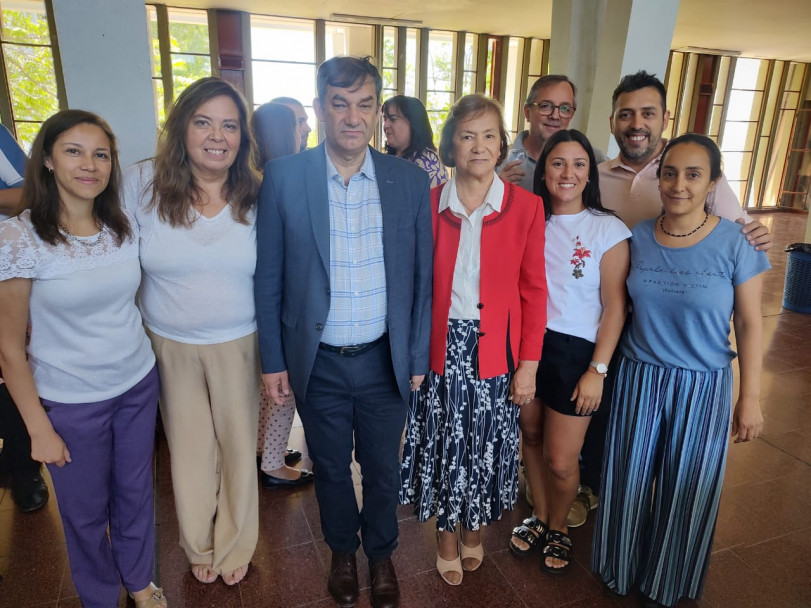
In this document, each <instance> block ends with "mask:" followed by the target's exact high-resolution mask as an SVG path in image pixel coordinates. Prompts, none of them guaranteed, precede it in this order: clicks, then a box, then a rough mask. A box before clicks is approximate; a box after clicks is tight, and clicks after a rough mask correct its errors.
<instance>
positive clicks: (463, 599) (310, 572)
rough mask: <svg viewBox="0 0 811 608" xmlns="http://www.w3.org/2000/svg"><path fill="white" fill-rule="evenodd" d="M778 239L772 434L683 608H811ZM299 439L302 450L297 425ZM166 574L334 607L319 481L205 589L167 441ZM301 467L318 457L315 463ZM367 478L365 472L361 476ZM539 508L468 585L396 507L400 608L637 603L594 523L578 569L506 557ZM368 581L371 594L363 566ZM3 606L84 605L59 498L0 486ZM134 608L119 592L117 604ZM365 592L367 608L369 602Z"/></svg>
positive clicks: (581, 533) (737, 448)
mask: <svg viewBox="0 0 811 608" xmlns="http://www.w3.org/2000/svg"><path fill="white" fill-rule="evenodd" d="M759 219H760V220H761V221H763V222H764V223H766V224H767V225H768V226H769V227H770V228H771V230H772V231H773V232H774V233H775V235H776V245H775V247H774V249H773V250H772V252H771V253H770V256H769V257H770V259H771V261H772V265H773V266H774V270H773V271H772V272H770V273H769V274H768V275H767V278H766V281H765V290H764V295H763V305H764V306H763V314H764V327H765V334H764V353H765V355H764V371H763V382H762V386H763V390H762V405H763V410H764V413H765V418H766V428H765V431H764V433H763V436H762V437H761V438H760V439H758V440H756V441H753V442H751V443H747V444H741V445H733V446H731V448H730V452H729V464H728V467H727V474H726V480H725V484H724V494H723V498H722V502H721V515H720V517H719V520H718V530H717V534H716V538H715V547H714V551H715V552H714V555H713V558H712V563H711V566H710V572H709V578H708V580H707V585H706V590H705V593H704V597H703V599H702V600H701V601H700V602H697V603H691V602H683V603H682V604H680V606H682V607H685V606H696V605H698V606H702V607H704V606H707V607H709V606H718V607H724V608H727V607H735V608H737V607H745V606H751V607H764V608H766V607H768V608H777V607H799V606H811V576H810V575H809V569H810V568H811V399H810V398H809V395H811V373H810V372H811V354H809V348H808V345H809V344H811V315H807V314H799V313H791V312H788V311H786V310H784V309H781V301H782V291H783V276H784V271H785V253H783V248H784V246H785V244H786V243H790V242H795V241H800V240H801V239H802V236H803V233H804V229H805V216H800V215H786V214H768V215H762V216H759ZM292 444H293V445H296V446H297V447H302V448H303V447H304V442H303V433H302V429H301V428H300V427H297V428H295V429H294V437H293V439H292ZM157 462H158V476H157V478H158V486H157V487H158V496H159V500H158V504H157V522H158V526H157V529H158V534H157V538H158V570H159V573H158V578H159V582H160V584H161V585H163V587H164V589H165V590H166V592H167V594H168V596H169V598H170V602H171V606H172V607H173V608H183V607H187V608H205V607H217V608H231V607H234V608H237V607H240V606H245V607H251V608H257V607H293V606H325V607H329V606H334V603H333V602H332V601H331V600H330V598H329V595H328V594H327V590H326V576H327V566H328V563H329V550H328V548H327V546H326V545H325V543H324V541H323V537H322V534H321V527H320V524H319V519H318V505H317V503H316V500H315V494H314V492H313V489H312V486H310V487H308V488H307V489H304V490H299V491H287V490H274V491H267V490H265V491H262V490H260V492H261V496H260V501H261V502H260V517H261V523H260V526H261V527H260V539H259V546H258V548H257V551H256V555H255V557H254V559H253V562H252V568H251V570H250V572H249V574H248V576H247V577H246V579H245V580H244V581H243V582H242V583H241V584H240V585H238V586H236V587H233V588H232V587H227V586H226V585H225V584H223V583H222V582H220V581H218V582H217V583H215V584H213V585H201V584H199V583H197V582H196V581H195V580H194V579H193V578H192V576H191V574H190V573H189V572H188V568H187V565H186V561H185V558H184V556H183V553H182V551H181V550H180V548H179V547H178V545H177V521H176V518H175V513H174V503H173V500H172V491H171V484H170V475H169V470H168V466H167V462H168V460H167V451H166V445H165V442H164V441H163V440H161V441H160V444H159V450H158V458H157ZM304 464H305V465H309V462H307V461H306V460H305V463H304ZM358 478H359V477H358ZM528 513H529V507H528V506H527V505H526V503H524V502H523V501H521V502H520V504H519V505H518V507H517V508H516V509H515V511H513V512H511V513H505V514H504V518H503V519H502V521H500V522H497V523H496V524H494V525H491V526H489V527H488V528H487V529H486V530H485V535H484V536H485V538H484V543H485V551H486V557H485V562H484V565H483V567H482V568H481V569H480V570H479V571H477V572H474V573H468V574H466V575H465V579H464V582H463V584H462V585H461V586H460V587H449V586H448V585H446V584H444V583H443V582H442V581H441V580H440V578H439V576H438V575H437V572H436V570H435V569H434V532H433V526H432V525H431V524H430V523H429V524H425V525H421V524H419V523H417V521H416V520H415V519H414V517H413V516H412V515H411V512H410V509H409V508H406V507H401V510H400V518H401V522H400V548H399V549H398V550H397V552H396V553H395V555H394V561H395V565H396V567H397V571H398V573H399V576H400V583H401V587H402V602H401V606H402V607H403V608H412V607H417V608H428V607H455V606H459V607H464V608H476V607H479V606H481V607H502V606H503V607H507V606H510V607H512V606H516V607H532V606H539V607H541V606H543V607H557V606H569V607H571V608H590V607H599V606H606V607H608V606H614V607H617V606H634V605H635V600H632V599H628V600H625V601H624V602H616V601H614V600H611V599H608V598H605V597H603V595H602V592H601V586H600V584H599V583H598V582H597V580H596V579H595V578H594V577H593V576H592V575H591V574H590V572H589V571H588V566H587V564H588V562H589V547H590V544H591V534H592V521H591V519H590V520H589V523H588V524H587V525H586V526H584V527H583V528H579V529H577V530H574V531H573V534H572V537H573V541H574V546H575V560H576V564H575V566H574V568H573V570H572V572H571V573H570V574H568V575H567V576H565V577H562V578H560V579H556V580H553V579H550V578H547V577H545V576H544V575H542V574H541V572H540V570H539V568H538V561H537V559H530V560H527V561H519V560H516V559H515V558H513V557H512V555H511V554H510V553H509V551H507V550H506V540H507V537H508V534H509V530H510V529H511V528H512V527H513V526H514V525H516V524H517V523H518V522H520V520H521V519H523V518H524V517H525V516H527V515H528ZM359 561H360V571H361V585H362V587H367V586H368V582H367V578H368V577H367V574H366V572H365V561H364V560H363V558H361V559H360V560H359ZM0 575H2V577H3V580H2V582H0V608H6V607H11V606H14V607H28V606H47V607H56V606H58V607H60V608H68V607H70V608H75V607H78V606H79V602H78V599H77V598H76V596H75V591H74V589H73V585H72V583H71V580H70V574H69V571H68V568H67V558H66V553H65V545H64V541H63V540H62V529H61V524H60V522H59V517H58V514H57V509H56V503H55V501H51V503H50V504H49V505H48V507H47V508H46V509H45V510H43V511H41V512H39V513H36V514H33V515H23V514H21V513H19V512H17V511H16V510H15V508H14V505H13V504H12V502H11V497H10V496H9V493H8V491H5V490H4V489H3V488H0ZM126 605H127V603H126V601H125V600H124V598H122V601H121V606H126ZM369 605H370V604H369V598H368V594H366V593H364V594H363V595H362V597H361V601H360V603H359V606H361V607H367V606H369Z"/></svg>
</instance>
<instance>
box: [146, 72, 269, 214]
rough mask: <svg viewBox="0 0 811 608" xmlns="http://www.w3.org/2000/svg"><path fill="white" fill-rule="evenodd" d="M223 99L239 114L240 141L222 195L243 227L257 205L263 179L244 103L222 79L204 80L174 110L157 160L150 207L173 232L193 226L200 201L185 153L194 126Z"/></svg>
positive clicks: (166, 127)
mask: <svg viewBox="0 0 811 608" xmlns="http://www.w3.org/2000/svg"><path fill="white" fill-rule="evenodd" d="M223 95H224V96H226V97H229V98H230V99H231V100H232V101H233V102H234V104H235V105H236V107H237V110H238V111H239V129H240V140H239V150H238V151H237V157H236V158H235V159H234V162H233V164H232V165H231V166H230V167H229V168H228V178H227V179H226V182H225V186H224V187H223V188H224V192H223V193H222V194H223V197H224V198H226V199H227V200H228V202H229V203H230V204H231V214H232V215H233V217H234V220H235V221H237V222H240V223H241V224H245V223H247V221H248V213H249V212H250V211H251V210H252V209H253V208H254V206H255V205H256V197H257V195H258V193H259V177H258V175H257V173H256V169H255V167H254V164H253V163H254V161H253V159H254V157H255V152H254V148H255V145H254V141H253V136H252V135H251V130H250V128H249V127H248V108H247V105H246V103H245V99H244V98H243V97H242V95H241V94H240V93H239V91H237V90H236V89H235V88H234V87H233V86H231V85H230V84H228V83H227V82H226V81H225V80H222V79H221V78H216V77H213V76H211V77H208V78H201V79H200V80H197V81H196V82H193V83H192V84H191V85H189V87H188V88H187V89H185V90H184V91H183V92H182V93H181V94H180V95H179V96H178V98H177V99H176V100H175V103H174V105H173V106H172V109H171V110H169V115H168V117H167V118H166V123H165V124H164V125H163V129H162V130H161V134H160V139H159V141H158V152H157V154H156V155H155V173H154V177H153V178H152V200H151V201H150V203H149V204H150V206H156V207H157V209H158V216H159V217H160V219H161V220H163V221H165V222H169V224H170V225H171V226H189V225H191V222H192V221H193V219H192V218H193V215H192V213H191V211H192V205H193V204H194V202H195V201H198V200H199V198H200V189H199V188H198V187H197V185H196V184H195V183H194V177H193V176H192V172H191V167H190V166H189V155H188V152H187V150H186V131H187V130H188V128H189V123H190V121H191V118H192V116H194V114H195V113H196V112H197V110H198V109H199V108H200V106H201V105H203V104H204V103H206V102H207V101H209V100H210V99H213V98H215V97H220V96H223Z"/></svg>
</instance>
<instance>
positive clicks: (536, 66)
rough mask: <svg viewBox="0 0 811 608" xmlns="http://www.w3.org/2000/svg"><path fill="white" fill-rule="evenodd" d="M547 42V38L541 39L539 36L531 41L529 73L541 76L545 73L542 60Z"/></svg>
mask: <svg viewBox="0 0 811 608" xmlns="http://www.w3.org/2000/svg"><path fill="white" fill-rule="evenodd" d="M545 43H546V41H545V40H539V39H538V38H533V39H532V40H531V41H530V47H529V73H530V74H532V75H533V76H540V75H542V74H543V72H544V70H543V66H542V65H541V61H543V51H544V44H545Z"/></svg>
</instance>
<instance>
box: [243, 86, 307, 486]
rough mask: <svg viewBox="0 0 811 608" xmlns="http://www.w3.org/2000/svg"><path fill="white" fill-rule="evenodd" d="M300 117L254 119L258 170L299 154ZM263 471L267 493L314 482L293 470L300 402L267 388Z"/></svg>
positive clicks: (262, 111)
mask: <svg viewBox="0 0 811 608" xmlns="http://www.w3.org/2000/svg"><path fill="white" fill-rule="evenodd" d="M297 126H298V125H297V122H296V114H295V112H293V110H291V109H290V108H289V107H288V106H286V105H283V104H281V103H274V102H272V101H271V102H268V103H265V104H262V105H261V106H259V107H258V108H256V110H254V112H253V114H252V115H251V131H252V132H253V137H254V139H255V140H256V149H257V151H258V152H259V154H258V158H259V162H258V163H257V166H258V167H259V169H260V170H264V167H265V164H266V163H268V162H270V161H272V160H274V159H277V158H283V157H285V156H290V155H291V154H295V153H296V152H298V151H299V142H300V141H301V137H300V135H299V134H298V131H297ZM259 394H260V398H259V437H258V440H257V445H258V447H257V449H258V450H259V452H260V456H259V458H258V460H259V467H260V475H259V476H260V478H261V480H262V487H263V488H266V489H272V488H282V487H290V486H299V485H302V484H305V483H308V482H311V481H312V480H313V474H312V473H311V472H310V471H308V470H306V469H294V468H292V467H291V466H288V465H292V464H294V463H295V462H297V461H298V460H299V459H300V458H301V452H298V451H297V450H291V449H290V448H288V447H287V442H288V439H289V438H290V429H291V428H292V427H293V418H295V415H296V399H295V397H294V396H293V393H292V392H291V393H290V394H289V395H288V396H287V399H286V400H285V402H284V405H275V404H274V403H273V402H272V401H271V400H270V399H269V398H268V396H267V392H266V391H265V389H264V387H263V386H260V387H259Z"/></svg>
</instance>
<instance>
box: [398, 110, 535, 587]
mask: <svg viewBox="0 0 811 608" xmlns="http://www.w3.org/2000/svg"><path fill="white" fill-rule="evenodd" d="M507 146H508V143H507V133H506V130H505V128H504V118H503V115H502V112H501V106H500V105H499V104H498V102H496V101H494V100H492V99H489V98H487V97H484V96H483V95H466V96H464V97H462V99H460V100H459V101H458V102H457V103H456V104H454V106H453V107H452V108H451V110H450V113H449V114H448V119H447V121H446V122H445V126H444V127H443V129H442V139H441V142H440V155H441V157H442V160H443V161H444V163H445V164H446V165H447V166H449V167H455V172H454V176H453V179H451V181H449V182H448V183H447V184H446V185H444V186H440V187H439V188H435V189H434V190H432V192H431V201H432V208H433V212H434V248H435V254H434V299H433V307H432V315H431V371H430V373H429V375H428V380H427V382H425V384H424V385H423V386H422V388H421V389H420V391H419V393H418V394H415V395H413V396H412V399H411V404H410V407H409V413H408V422H407V424H406V435H405V447H404V449H403V460H402V466H401V480H402V488H401V490H400V498H401V501H402V502H403V503H411V504H413V505H414V511H415V513H416V514H417V517H418V518H419V520H420V521H421V522H425V521H427V520H428V519H429V518H430V517H433V516H436V518H437V520H436V526H437V537H438V539H437V540H438V547H437V558H436V565H437V570H438V571H439V574H440V576H442V578H443V580H445V582H447V583H448V584H450V585H458V584H459V583H461V582H462V573H463V570H468V571H471V570H476V569H477V568H478V567H479V566H480V565H481V563H482V560H483V557H484V551H483V549H482V545H481V538H480V529H481V526H484V525H487V524H488V523H490V522H491V521H494V520H497V519H500V518H501V513H502V511H503V510H504V509H512V508H513V506H514V505H515V500H516V498H517V495H518V411H519V406H521V407H524V406H525V405H527V404H529V403H530V402H531V400H532V398H533V397H534V396H535V373H536V371H537V369H538V361H539V360H540V358H541V348H542V344H543V331H544V325H545V322H546V280H545V277H544V263H543V247H544V216H543V205H542V203H541V200H540V199H539V198H538V197H537V196H535V195H533V194H531V193H529V192H527V191H526V190H522V189H520V188H517V187H515V186H513V185H512V184H505V183H504V182H503V181H501V180H500V179H499V178H498V176H497V175H496V173H495V168H496V165H497V164H498V163H499V161H501V160H502V159H503V157H504V155H505V154H506V153H507ZM505 345H506V347H505ZM457 526H460V528H461V529H460V532H461V541H460V539H459V538H458V536H457V533H456V528H457Z"/></svg>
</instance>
